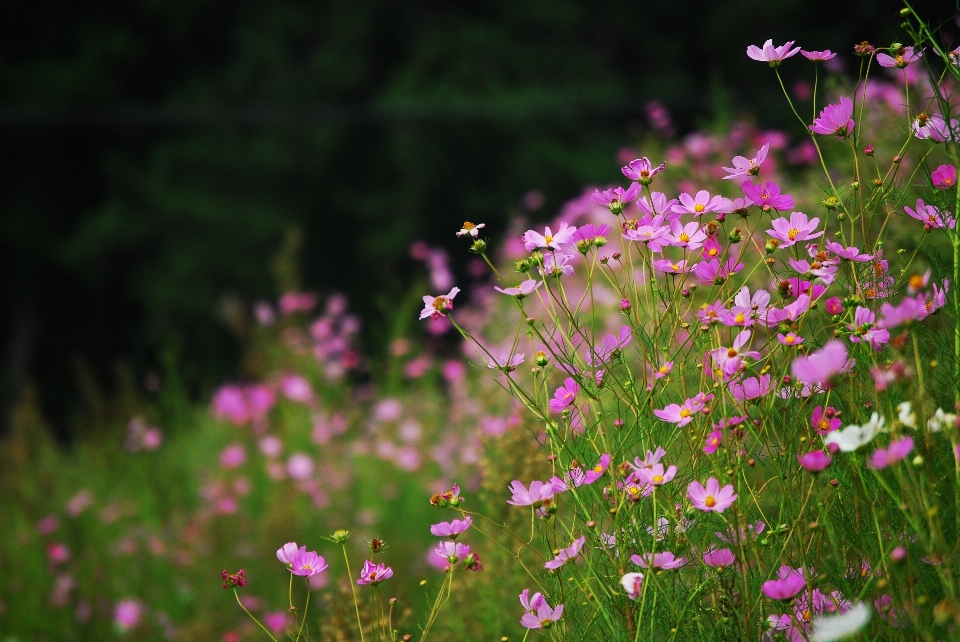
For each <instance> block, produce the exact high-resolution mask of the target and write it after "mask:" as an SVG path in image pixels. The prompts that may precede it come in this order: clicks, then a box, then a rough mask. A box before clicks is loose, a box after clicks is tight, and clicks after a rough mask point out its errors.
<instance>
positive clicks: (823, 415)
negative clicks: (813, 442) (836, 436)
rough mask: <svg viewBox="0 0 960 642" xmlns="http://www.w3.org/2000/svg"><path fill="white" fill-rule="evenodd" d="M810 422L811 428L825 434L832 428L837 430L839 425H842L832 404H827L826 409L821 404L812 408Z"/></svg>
mask: <svg viewBox="0 0 960 642" xmlns="http://www.w3.org/2000/svg"><path fill="white" fill-rule="evenodd" d="M810 423H812V424H813V429H814V430H816V431H817V434H819V435H827V434H829V433H831V432H833V431H834V430H839V429H840V426H842V425H843V422H842V421H841V420H840V417H839V416H837V411H836V410H835V409H834V408H833V407H832V406H828V407H827V409H826V410H824V408H823V406H817V407H816V408H814V409H813V414H811V415H810Z"/></svg>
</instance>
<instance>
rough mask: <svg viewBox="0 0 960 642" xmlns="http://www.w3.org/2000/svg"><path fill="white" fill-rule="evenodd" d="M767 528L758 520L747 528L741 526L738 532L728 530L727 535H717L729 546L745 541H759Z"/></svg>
mask: <svg viewBox="0 0 960 642" xmlns="http://www.w3.org/2000/svg"><path fill="white" fill-rule="evenodd" d="M766 528H767V525H766V524H765V523H764V522H763V521H761V520H757V521H756V522H754V523H753V524H747V525H746V526H741V527H740V528H739V529H738V530H736V531H734V530H733V529H731V530H728V531H727V532H726V533H717V537H719V538H720V540H721V541H723V542H726V543H727V544H741V543H743V542H745V541H747V540H748V539H749V540H754V539H757V537H758V536H759V535H760V534H761V533H763V531H765V530H766Z"/></svg>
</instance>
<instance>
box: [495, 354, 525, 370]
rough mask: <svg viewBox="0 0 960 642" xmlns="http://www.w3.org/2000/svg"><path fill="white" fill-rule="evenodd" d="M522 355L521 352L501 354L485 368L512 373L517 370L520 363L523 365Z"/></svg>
mask: <svg viewBox="0 0 960 642" xmlns="http://www.w3.org/2000/svg"><path fill="white" fill-rule="evenodd" d="M523 359H524V355H523V353H522V352H521V353H520V354H514V355H509V354H501V355H500V356H499V357H494V358H493V361H494V362H493V363H487V367H488V368H490V369H491V370H503V371H504V372H513V371H514V370H516V369H517V366H519V365H520V364H521V363H523Z"/></svg>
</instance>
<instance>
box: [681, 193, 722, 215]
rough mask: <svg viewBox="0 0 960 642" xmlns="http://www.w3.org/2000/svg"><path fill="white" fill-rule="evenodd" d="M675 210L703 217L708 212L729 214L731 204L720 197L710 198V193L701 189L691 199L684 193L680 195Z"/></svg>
mask: <svg viewBox="0 0 960 642" xmlns="http://www.w3.org/2000/svg"><path fill="white" fill-rule="evenodd" d="M675 209H676V211H678V212H683V213H685V214H693V215H694V216H703V215H704V214H707V213H709V212H717V213H730V212H732V211H733V202H732V201H730V199H728V198H724V197H723V196H720V195H717V196H714V197H713V198H710V192H708V191H707V190H705V189H702V190H700V191H699V192H697V195H696V197H691V196H690V195H689V194H687V193H686V192H684V193H683V194H681V195H680V205H679V206H677V207H676V208H675Z"/></svg>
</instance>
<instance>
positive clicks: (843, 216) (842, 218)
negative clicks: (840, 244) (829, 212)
mask: <svg viewBox="0 0 960 642" xmlns="http://www.w3.org/2000/svg"><path fill="white" fill-rule="evenodd" d="M837 220H838V221H845V220H847V215H846V213H844V212H840V213H839V214H837Z"/></svg>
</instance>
